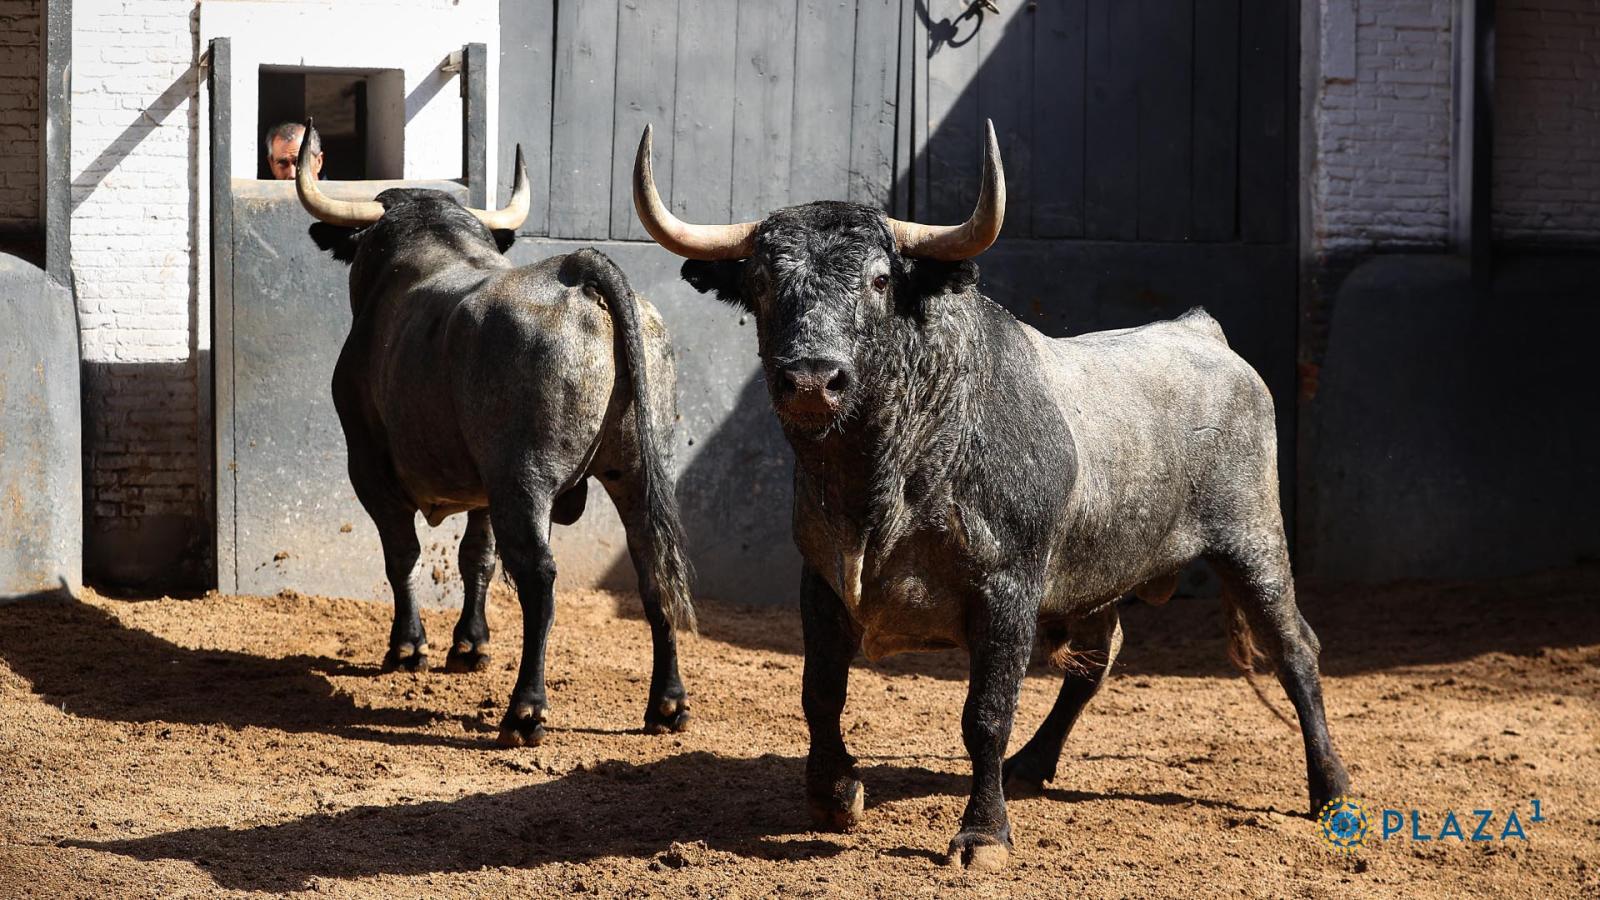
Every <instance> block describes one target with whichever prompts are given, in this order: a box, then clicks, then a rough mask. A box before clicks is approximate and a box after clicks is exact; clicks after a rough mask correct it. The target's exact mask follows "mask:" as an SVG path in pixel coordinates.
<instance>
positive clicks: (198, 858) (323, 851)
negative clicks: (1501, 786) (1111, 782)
mask: <svg viewBox="0 0 1600 900" xmlns="http://www.w3.org/2000/svg"><path fill="white" fill-rule="evenodd" d="M804 767H805V765H804V762H803V761H802V760H800V759H798V758H790V757H783V756H775V755H770V754H769V755H766V756H760V757H755V758H741V759H731V758H727V757H722V756H717V755H714V754H710V753H705V752H699V751H697V752H691V753H684V754H681V755H678V756H674V757H670V758H668V759H665V760H662V761H660V762H657V763H651V764H646V765H631V764H627V763H622V762H614V761H613V762H602V763H600V764H598V765H595V766H592V767H584V766H581V765H580V766H579V767H578V768H576V769H574V770H572V771H571V772H569V773H568V774H566V775H563V776H561V777H558V778H555V779H554V780H552V781H549V782H546V783H544V784H537V785H529V786H527V787H521V788H514V789H512V790H509V791H504V792H501V793H497V794H473V795H469V796H466V797H462V798H461V799H459V800H453V801H447V802H438V801H436V802H428V803H415V804H409V805H403V806H358V807H352V808H350V809H347V810H341V811H338V812H334V813H327V814H318V815H313V816H307V817H305V818H301V819H296V820H294V821H291V822H286V823H283V824H276V825H262V826H259V827H255V828H243V829H231V828H222V827H217V828H192V829H185V830H181V831H173V832H169V833H166V834H158V835H153V836H151V837H145V838H136V839H132V840H119V841H66V842H63V843H62V845H61V846H68V847H79V848H84V849H91V850H99V851H107V852H111V853H117V854H121V855H124V856H129V857H132V858H134V859H139V860H146V861H149V860H161V859H182V860H189V861H191V862H194V863H196V864H197V865H199V866H201V867H202V868H204V869H205V870H206V871H207V872H208V873H210V875H211V877H213V878H214V879H215V880H216V881H217V883H218V884H219V885H221V886H223V887H226V888H233V889H241V890H256V891H289V890H295V889H299V888H303V887H305V886H307V883H308V881H309V880H310V879H312V878H315V877H329V878H360V877H367V876H374V875H386V874H387V875H419V874H433V873H444V872H471V871H477V870H478V869H480V868H483V867H486V866H487V867H494V866H511V867H533V866H538V865H542V864H545V863H556V862H561V863H582V862H585V861H589V860H593V859H597V858H601V857H608V856H609V857H616V856H621V857H633V858H636V859H650V858H652V857H657V856H659V855H661V854H664V853H667V852H668V851H670V850H671V849H672V845H673V844H674V843H681V842H688V843H692V842H695V841H703V842H704V843H705V845H706V847H707V848H708V850H710V851H716V852H723V853H729V854H733V855H735V856H740V857H745V858H752V859H766V860H784V859H791V860H792V859H811V858H821V857H830V856H834V855H836V854H838V853H841V852H843V851H845V850H846V849H848V848H849V847H850V846H851V841H850V839H849V838H844V837H840V836H835V835H830V834H822V833H815V832H810V831H807V830H806V827H807V826H806V822H807V818H806V814H805V812H804V810H803V808H802V805H801V803H800V798H799V796H798V785H799V784H800V783H801V779H802V776H803V771H804ZM862 774H863V780H864V781H865V782H866V783H867V785H868V791H869V798H870V799H869V803H870V805H877V804H881V803H885V802H892V801H895V800H903V799H908V798H917V797H924V796H932V795H960V794H963V793H965V791H966V790H967V779H966V778H965V777H962V776H957V775H952V774H946V773H939V772H930V771H926V770H923V769H913V768H905V767H901V766H894V765H883V764H879V765H872V764H871V761H870V760H863V773H862ZM708 784H714V785H716V786H717V789H716V790H711V791H708V790H705V789H704V788H705V786H706V785H708ZM1051 796H1052V797H1053V798H1054V799H1059V800H1067V801H1079V800H1096V799H1110V800H1133V801H1136V802H1141V803H1149V804H1153V805H1158V806H1170V805H1185V804H1200V805H1204V806H1215V807H1219V808H1224V809H1229V810H1235V811H1238V812H1241V813H1249V812H1265V810H1249V809H1245V808H1242V807H1238V806H1234V805H1233V804H1229V803H1224V802H1218V801H1211V800H1206V799H1196V798H1190V797H1185V796H1181V795H1178V794H1172V793H1157V794H1127V793H1114V794H1105V795H1101V794H1092V793H1086V792H1082V791H1052V792H1051ZM930 840H934V838H933V836H932V835H931V834H930ZM889 852H890V853H891V854H893V855H898V856H919V857H928V858H930V859H937V855H936V854H934V853H932V852H931V851H928V850H925V849H921V848H902V849H900V850H898V851H889ZM263 859H270V860H275V861H277V867H276V868H274V869H273V870H272V871H271V872H270V874H269V873H266V872H264V870H263V868H262V866H261V860H263Z"/></svg>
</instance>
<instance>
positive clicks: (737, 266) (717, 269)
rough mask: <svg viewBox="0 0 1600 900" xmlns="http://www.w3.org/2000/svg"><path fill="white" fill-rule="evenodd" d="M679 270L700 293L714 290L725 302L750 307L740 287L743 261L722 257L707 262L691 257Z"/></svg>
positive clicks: (685, 279)
mask: <svg viewBox="0 0 1600 900" xmlns="http://www.w3.org/2000/svg"><path fill="white" fill-rule="evenodd" d="M679 271H680V273H681V274H682V275H683V280H684V281H687V282H689V286H690V287H692V288H694V289H695V290H697V291H699V292H700V293H702V294H706V293H713V292H714V293H715V294H716V295H717V299H718V300H721V301H722V302H723V303H727V304H730V305H733V306H737V307H739V308H740V309H750V303H749V301H747V300H745V298H744V292H743V291H741V290H740V289H739V280H740V277H741V275H742V273H743V271H744V263H743V262H742V261H740V260H735V259H721V260H716V261H714V262H706V261H704V260H699V259H691V260H688V261H686V262H685V263H684V264H683V268H682V269H681V270H679Z"/></svg>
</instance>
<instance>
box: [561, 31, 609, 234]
mask: <svg viewBox="0 0 1600 900" xmlns="http://www.w3.org/2000/svg"><path fill="white" fill-rule="evenodd" d="M556 16H557V20H558V21H557V23H556V42H557V46H556V69H555V77H556V85H555V105H554V110H553V114H552V116H551V140H550V235H551V236H552V237H563V238H584V239H594V238H604V237H606V236H607V235H609V234H610V233H611V166H609V165H607V164H605V163H601V164H599V165H596V162H597V160H598V159H599V158H600V156H601V154H609V153H610V151H611V144H612V141H611V137H612V122H613V117H612V110H613V106H614V101H615V96H616V75H617V4H616V2H615V0H588V2H577V3H571V2H569V3H561V4H558V5H557V7H556Z"/></svg>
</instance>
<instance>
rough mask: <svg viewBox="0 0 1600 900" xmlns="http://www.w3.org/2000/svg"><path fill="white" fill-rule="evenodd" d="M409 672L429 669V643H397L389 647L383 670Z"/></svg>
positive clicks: (384, 656) (384, 658) (384, 657)
mask: <svg viewBox="0 0 1600 900" xmlns="http://www.w3.org/2000/svg"><path fill="white" fill-rule="evenodd" d="M401 669H403V670H405V671H407V672H425V671H427V669H428V645H427V644H426V643H422V644H397V645H395V646H393V647H390V648H389V652H388V653H385V654H384V655H383V671H385V672H394V671H396V670H401Z"/></svg>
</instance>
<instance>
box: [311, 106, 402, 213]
mask: <svg viewBox="0 0 1600 900" xmlns="http://www.w3.org/2000/svg"><path fill="white" fill-rule="evenodd" d="M311 134H312V131H311V118H310V117H309V116H307V117H306V130H305V133H304V134H302V135H301V136H300V159H299V161H298V162H297V163H296V164H295V170H294V188H295V193H297V194H299V195H300V205H301V206H304V207H305V208H306V212H308V213H311V214H312V215H313V216H316V217H317V218H319V219H321V220H322V221H324V222H327V223H328V224H329V225H340V226H343V227H345V228H365V227H366V226H368V225H371V224H372V223H373V222H376V221H378V220H379V219H381V218H383V204H382V203H379V202H378V201H376V200H335V199H333V198H332V197H329V196H328V195H327V194H324V193H323V192H322V190H321V189H320V188H318V187H317V176H316V173H314V172H312V171H311Z"/></svg>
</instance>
